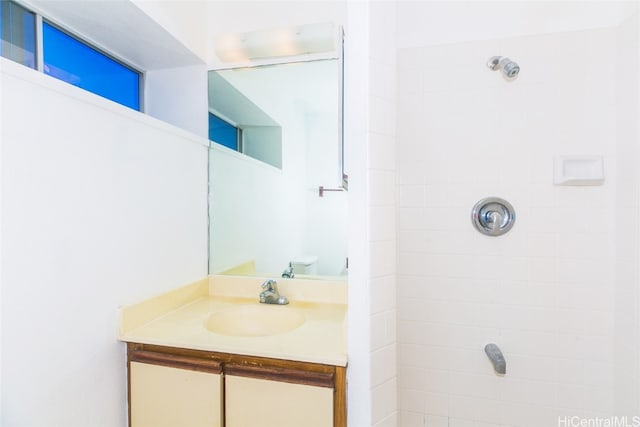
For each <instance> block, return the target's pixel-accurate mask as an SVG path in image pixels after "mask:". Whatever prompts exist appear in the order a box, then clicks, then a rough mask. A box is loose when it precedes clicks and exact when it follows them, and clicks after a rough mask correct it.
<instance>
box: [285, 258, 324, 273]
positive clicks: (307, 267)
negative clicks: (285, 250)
mask: <svg viewBox="0 0 640 427" xmlns="http://www.w3.org/2000/svg"><path fill="white" fill-rule="evenodd" d="M291 267H292V268H293V272H294V273H295V274H309V275H315V274H318V256H317V255H300V256H297V257H295V258H293V259H292V260H291Z"/></svg>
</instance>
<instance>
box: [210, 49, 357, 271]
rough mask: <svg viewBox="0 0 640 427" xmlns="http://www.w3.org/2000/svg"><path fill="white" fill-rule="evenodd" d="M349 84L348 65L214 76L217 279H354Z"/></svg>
mask: <svg viewBox="0 0 640 427" xmlns="http://www.w3.org/2000/svg"><path fill="white" fill-rule="evenodd" d="M341 84H342V65H341V60H340V59H323V60H316V61H309V62H295V63H284V64H276V65H267V66H258V67H246V68H237V69H228V70H221V71H210V72H209V113H210V131H211V135H210V139H211V140H212V141H215V142H211V143H210V150H209V216H210V218H209V223H210V227H209V233H210V234H209V272H210V273H211V274H250V275H260V276H269V277H276V278H277V277H281V275H282V273H283V272H284V271H285V270H286V269H287V268H288V267H289V265H290V263H292V264H291V265H292V267H293V269H294V271H295V274H296V276H297V277H313V278H322V277H327V276H330V277H331V278H332V279H334V278H336V277H344V278H346V269H347V264H346V259H347V194H346V192H345V191H342V175H343V173H342V115H341V107H342V93H341ZM221 129H222V130H221ZM320 187H324V189H325V190H324V191H323V194H322V197H321V196H320V192H319V189H320ZM331 190H336V191H331Z"/></svg>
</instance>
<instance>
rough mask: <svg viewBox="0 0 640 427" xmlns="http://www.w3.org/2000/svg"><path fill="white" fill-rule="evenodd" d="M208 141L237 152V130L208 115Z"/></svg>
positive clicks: (214, 116) (212, 115)
mask: <svg viewBox="0 0 640 427" xmlns="http://www.w3.org/2000/svg"><path fill="white" fill-rule="evenodd" d="M209 140H211V141H213V142H217V143H218V144H220V145H224V146H225V147H227V148H231V149H232V150H235V151H238V128H237V127H235V126H233V125H231V124H229V123H227V122H225V121H224V120H222V119H221V118H220V117H218V116H216V115H214V114H211V113H209Z"/></svg>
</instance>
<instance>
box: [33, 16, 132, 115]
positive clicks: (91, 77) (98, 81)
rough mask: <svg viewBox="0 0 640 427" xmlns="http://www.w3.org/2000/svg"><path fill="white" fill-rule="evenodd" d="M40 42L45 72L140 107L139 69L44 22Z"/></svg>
mask: <svg viewBox="0 0 640 427" xmlns="http://www.w3.org/2000/svg"><path fill="white" fill-rule="evenodd" d="M42 43H43V54H44V72H45V74H48V75H50V76H52V77H55V78H57V79H60V80H63V81H65V82H67V83H71V84H72V85H74V86H78V87H80V88H82V89H85V90H87V91H89V92H93V93H95V94H97V95H100V96H102V97H105V98H107V99H110V100H112V101H115V102H118V103H120V104H122V105H125V106H127V107H129V108H133V109H134V110H140V75H139V73H137V72H136V71H134V70H132V69H130V68H128V67H126V66H124V65H122V64H121V63H119V62H117V61H114V60H113V59H111V58H109V57H108V56H106V55H104V54H102V53H100V52H98V51H97V50H95V49H93V48H91V47H90V46H88V45H86V44H84V43H82V42H81V41H79V40H77V39H76V38H74V37H71V36H70V35H68V34H67V33H65V32H63V31H61V30H59V29H57V28H55V27H54V26H52V25H50V24H48V23H46V22H44V23H43V25H42Z"/></svg>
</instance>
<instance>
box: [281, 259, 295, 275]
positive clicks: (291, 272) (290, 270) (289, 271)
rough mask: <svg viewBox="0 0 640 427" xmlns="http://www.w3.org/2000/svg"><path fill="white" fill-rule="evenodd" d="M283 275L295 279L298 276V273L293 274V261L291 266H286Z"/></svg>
mask: <svg viewBox="0 0 640 427" xmlns="http://www.w3.org/2000/svg"><path fill="white" fill-rule="evenodd" d="M282 277H283V278H287V279H293V278H294V277H296V275H295V274H293V267H292V266H291V263H289V267H287V268H285V269H284V271H283V272H282Z"/></svg>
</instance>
